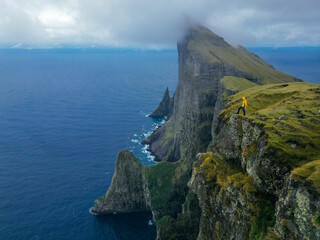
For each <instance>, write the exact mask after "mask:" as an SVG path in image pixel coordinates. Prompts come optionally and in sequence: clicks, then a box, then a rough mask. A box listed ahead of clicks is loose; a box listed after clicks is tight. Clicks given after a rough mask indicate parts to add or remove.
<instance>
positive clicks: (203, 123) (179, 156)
mask: <svg viewBox="0 0 320 240" xmlns="http://www.w3.org/2000/svg"><path fill="white" fill-rule="evenodd" d="M178 57H179V59H178V61H179V79H178V86H177V89H176V92H175V94H174V96H173V98H170V97H169V93H167V91H166V92H165V94H164V97H163V99H162V101H161V103H160V105H159V106H158V108H157V110H156V111H155V113H156V114H155V115H157V116H160V115H162V114H163V115H167V116H169V118H168V120H167V121H166V122H165V124H163V125H162V126H161V127H159V128H158V129H157V130H156V131H155V132H154V133H153V134H152V135H150V136H149V137H148V138H147V139H145V140H144V142H143V143H147V144H150V150H151V151H152V152H153V154H154V155H155V156H156V157H157V160H158V161H160V162H159V163H158V164H156V165H153V166H148V167H143V168H142V174H143V179H144V183H145V184H143V187H142V189H143V191H145V192H146V193H147V194H144V196H149V197H148V198H146V197H145V199H147V200H146V202H147V203H148V206H150V209H151V211H152V213H153V217H154V221H155V222H156V224H157V238H158V239H263V238H267V237H269V238H280V239H286V238H288V237H289V238H290V237H291V236H294V237H295V238H297V239H308V237H309V238H310V239H311V238H315V239H317V238H318V237H319V230H318V228H319V222H320V211H319V206H320V204H319V200H318V199H319V196H318V192H317V191H318V190H317V189H318V188H319V180H318V175H317V174H318V173H319V170H317V169H318V166H319V165H318V161H317V159H319V153H320V152H319V146H320V142H319V136H320V134H319V123H320V122H319V116H320V114H317V112H318V110H315V109H317V108H319V109H320V106H319V105H316V104H314V103H315V101H318V100H319V99H320V97H319V88H318V86H317V85H311V84H306V83H290V82H300V81H301V80H299V79H296V78H294V77H292V76H289V75H287V74H284V73H281V72H279V71H277V70H275V69H274V68H273V67H272V66H271V65H270V64H268V63H266V62H264V61H263V60H262V59H260V58H259V57H258V56H256V55H254V54H252V53H250V52H249V51H247V50H246V49H245V48H243V47H239V48H234V47H232V46H230V45H229V44H228V43H226V42H225V41H224V40H223V38H221V37H219V36H217V35H215V34H214V33H212V32H210V31H209V30H208V29H206V28H204V27H201V26H194V27H191V28H190V29H189V30H188V31H187V32H186V35H185V37H184V38H183V39H182V40H181V41H180V42H179V43H178ZM266 84H267V85H266ZM269 84H273V85H269ZM240 91H241V92H240ZM239 92H240V93H239ZM242 96H246V98H247V99H248V104H249V105H248V109H247V115H246V117H242V116H240V115H235V114H234V112H235V111H236V110H237V108H238V106H239V104H241V102H239V101H240V99H241V97H242ZM308 99H309V100H308ZM169 102H170V104H168V103H169ZM317 103H319V101H318V102H317ZM171 104H172V105H171ZM168 105H169V106H170V107H167V106H168ZM196 156H197V157H196ZM314 161H315V162H314ZM305 164H307V165H305ZM308 164H311V165H308ZM110 188H111V187H110ZM302 196H303V197H302ZM306 199H307V200H306ZM111 200H112V198H111ZM305 201H307V204H305V205H303V206H302V202H305ZM104 204H105V205H107V201H105V202H104ZM102 205H103V204H102ZM301 207H303V208H302V210H301ZM286 209H289V210H288V211H287V210H286ZM132 211H134V209H132ZM308 231H309V232H308Z"/></svg>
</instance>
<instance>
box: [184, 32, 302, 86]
mask: <svg viewBox="0 0 320 240" xmlns="http://www.w3.org/2000/svg"><path fill="white" fill-rule="evenodd" d="M188 48H189V50H190V51H193V52H196V53H198V54H200V55H201V56H202V57H203V58H204V59H206V61H207V62H208V63H216V62H221V61H223V62H225V63H227V64H229V65H231V66H234V67H235V68H237V69H238V70H240V71H243V72H246V73H249V74H251V75H252V76H253V77H256V78H258V83H259V84H270V83H281V82H294V81H297V79H296V78H294V77H292V76H290V75H288V74H285V73H282V72H279V71H277V70H275V69H274V68H273V67H272V66H271V65H270V64H268V63H267V62H265V61H263V60H262V59H261V58H259V57H258V56H257V55H255V54H253V53H251V52H249V51H247V50H246V49H245V48H244V47H239V48H234V47H232V46H231V45H229V44H228V43H226V42H225V41H224V40H223V39H222V38H221V37H219V36H217V35H215V34H214V33H212V32H210V31H209V30H208V29H206V28H204V27H196V28H194V30H193V40H191V41H190V43H189V46H188Z"/></svg>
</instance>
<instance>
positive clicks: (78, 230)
mask: <svg viewBox="0 0 320 240" xmlns="http://www.w3.org/2000/svg"><path fill="white" fill-rule="evenodd" d="M250 50H252V51H253V52H255V53H256V54H258V55H259V56H261V57H262V58H264V59H266V60H267V61H268V62H270V63H271V64H273V66H274V67H276V68H277V69H279V70H282V71H284V72H287V73H289V74H293V75H295V76H297V77H299V78H302V79H304V80H305V81H308V82H313V83H320V58H319V56H320V48H313V49H312V50H310V49H309V48H307V49H301V48H299V49H291V50H290V49H266V48H259V49H258V48H254V49H253V48H251V49H250ZM177 68H178V65H177V53H176V51H133V50H86V51H84V50H65V49H64V50H63V49H62V50H0V239H83V240H84V239H99V240H100V239H141V240H143V239H154V238H155V227H154V226H149V225H148V220H149V219H151V215H150V214H145V213H142V214H128V215H112V216H103V217H101V216H94V215H92V214H90V213H89V208H90V207H92V205H93V201H94V200H95V199H96V198H98V197H99V196H101V195H103V194H104V193H105V192H106V190H107V189H108V187H109V185H110V183H111V178H112V174H113V171H114V162H115V159H116V154H117V152H118V151H119V150H121V149H130V150H132V151H133V153H134V154H135V155H136V156H138V157H139V158H140V159H141V162H142V163H143V164H144V165H149V164H153V162H152V160H151V157H150V156H149V155H148V153H147V152H146V151H145V149H144V148H143V146H142V145H141V144H139V142H140V141H141V140H142V139H143V138H144V136H145V135H146V134H149V133H150V131H152V129H154V128H155V127H156V126H157V125H159V124H160V123H161V121H162V119H158V120H156V119H151V118H147V117H146V115H147V114H149V113H151V112H152V110H153V109H154V108H155V107H156V106H157V104H158V103H159V101H160V100H161V97H162V95H163V92H164V90H165V88H166V86H169V89H170V90H171V91H170V92H171V94H172V92H173V91H174V89H175V87H176V84H177V77H178V76H177V74H178V73H177V72H178V71H177Z"/></svg>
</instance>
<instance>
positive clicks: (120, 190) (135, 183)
mask: <svg viewBox="0 0 320 240" xmlns="http://www.w3.org/2000/svg"><path fill="white" fill-rule="evenodd" d="M148 198H149V196H148V191H147V190H146V189H145V179H144V176H143V173H142V165H141V163H140V161H139V159H138V158H135V157H134V156H133V154H132V152H130V151H125V150H123V151H120V152H119V153H118V156H117V160H116V167H115V172H114V175H113V178H112V183H111V186H110V188H109V189H108V192H107V193H106V194H105V195H103V196H102V197H100V198H99V199H97V200H96V201H95V202H94V206H93V209H92V212H94V213H98V214H108V213H115V212H116V213H128V212H141V211H150V207H149V204H148V202H149V201H148Z"/></svg>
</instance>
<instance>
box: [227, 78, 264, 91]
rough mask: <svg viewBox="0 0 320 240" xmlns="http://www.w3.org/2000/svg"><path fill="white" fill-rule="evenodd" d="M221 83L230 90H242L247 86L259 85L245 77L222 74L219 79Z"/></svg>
mask: <svg viewBox="0 0 320 240" xmlns="http://www.w3.org/2000/svg"><path fill="white" fill-rule="evenodd" d="M221 82H222V83H223V85H224V86H225V87H226V88H227V89H230V90H232V91H243V90H245V89H248V88H252V87H256V86H259V85H258V84H256V83H254V82H251V81H249V80H248V79H245V78H239V77H232V76H224V77H223V78H222V79H221Z"/></svg>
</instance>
